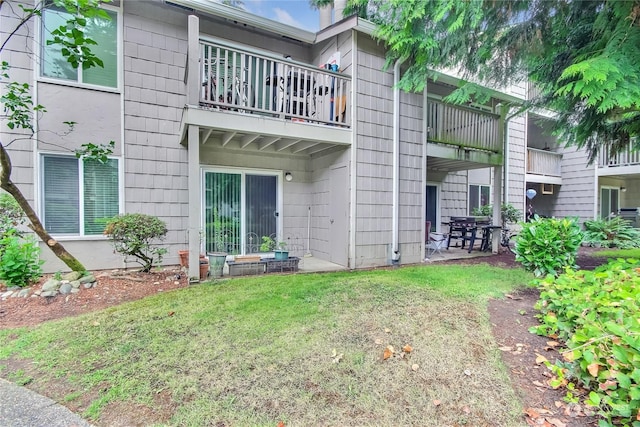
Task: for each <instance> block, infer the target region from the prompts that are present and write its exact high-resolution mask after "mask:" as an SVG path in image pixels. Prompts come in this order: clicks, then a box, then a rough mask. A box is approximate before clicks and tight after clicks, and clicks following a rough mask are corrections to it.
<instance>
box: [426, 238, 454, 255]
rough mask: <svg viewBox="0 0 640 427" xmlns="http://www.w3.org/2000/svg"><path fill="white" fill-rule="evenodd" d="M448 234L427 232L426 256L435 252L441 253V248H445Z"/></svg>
mask: <svg viewBox="0 0 640 427" xmlns="http://www.w3.org/2000/svg"><path fill="white" fill-rule="evenodd" d="M448 239H449V238H448V236H447V235H446V234H445V233H429V243H428V245H427V252H428V254H427V257H432V256H433V255H435V254H436V253H437V254H439V255H441V256H442V255H443V254H442V252H441V251H442V249H444V248H446V246H447V242H448Z"/></svg>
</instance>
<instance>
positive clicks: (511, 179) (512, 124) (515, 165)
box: [503, 116, 527, 213]
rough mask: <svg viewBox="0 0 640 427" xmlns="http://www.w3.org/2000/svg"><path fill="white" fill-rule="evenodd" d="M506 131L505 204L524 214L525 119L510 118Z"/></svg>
mask: <svg viewBox="0 0 640 427" xmlns="http://www.w3.org/2000/svg"><path fill="white" fill-rule="evenodd" d="M507 129H508V130H507V137H508V150H509V153H508V169H507V173H506V179H507V185H508V188H509V190H508V191H509V194H508V199H505V202H506V203H510V204H511V205H513V207H515V208H516V209H518V210H519V211H520V212H523V213H524V210H525V204H524V203H525V200H524V199H525V197H524V192H525V172H526V153H527V140H526V117H524V116H518V117H514V118H512V119H511V120H509V122H508V125H507ZM503 199H504V195H503Z"/></svg>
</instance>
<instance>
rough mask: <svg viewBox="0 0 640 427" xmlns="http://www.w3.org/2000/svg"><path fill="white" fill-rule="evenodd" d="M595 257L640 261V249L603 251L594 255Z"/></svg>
mask: <svg viewBox="0 0 640 427" xmlns="http://www.w3.org/2000/svg"><path fill="white" fill-rule="evenodd" d="M593 256H599V257H607V258H613V259H617V258H625V259H626V258H634V259H640V248H633V249H603V250H601V251H597V252H594V253H593Z"/></svg>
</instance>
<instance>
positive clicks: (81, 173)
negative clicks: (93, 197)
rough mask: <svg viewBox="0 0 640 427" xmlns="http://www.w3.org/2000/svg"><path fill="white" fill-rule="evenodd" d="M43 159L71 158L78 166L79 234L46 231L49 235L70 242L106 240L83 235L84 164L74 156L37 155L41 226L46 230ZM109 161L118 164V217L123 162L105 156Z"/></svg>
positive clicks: (120, 208)
mask: <svg viewBox="0 0 640 427" xmlns="http://www.w3.org/2000/svg"><path fill="white" fill-rule="evenodd" d="M44 157H65V158H73V159H76V161H77V162H78V163H79V164H78V192H79V193H80V194H79V198H78V213H79V222H80V224H79V233H78V234H75V233H65V234H61V233H51V232H49V231H47V232H48V233H49V234H51V235H52V236H54V237H55V238H56V239H57V240H60V241H70V240H106V239H107V237H106V236H105V235H104V234H88V235H85V234H84V180H83V179H82V178H81V177H83V176H84V162H83V161H82V159H81V158H80V159H77V158H76V157H75V155H69V154H67V153H60V152H40V153H38V163H39V164H38V173H39V175H40V180H39V183H38V193H39V198H38V205H39V209H38V217H39V218H40V219H41V221H42V225H43V226H44V227H45V230H46V228H47V225H46V224H45V223H44V209H45V201H44V198H45V194H44V179H45V178H44V176H45V175H44V161H43V159H44ZM107 158H108V159H109V160H116V161H117V162H118V215H122V214H123V213H124V197H123V194H124V191H123V188H124V182H123V178H124V175H123V161H122V158H121V157H119V156H107Z"/></svg>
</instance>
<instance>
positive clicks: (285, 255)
mask: <svg viewBox="0 0 640 427" xmlns="http://www.w3.org/2000/svg"><path fill="white" fill-rule="evenodd" d="M273 256H274V258H275V259H276V260H278V261H283V260H285V259H289V251H273Z"/></svg>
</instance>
